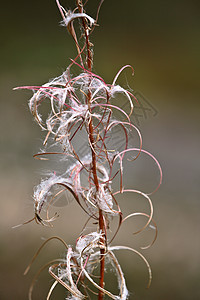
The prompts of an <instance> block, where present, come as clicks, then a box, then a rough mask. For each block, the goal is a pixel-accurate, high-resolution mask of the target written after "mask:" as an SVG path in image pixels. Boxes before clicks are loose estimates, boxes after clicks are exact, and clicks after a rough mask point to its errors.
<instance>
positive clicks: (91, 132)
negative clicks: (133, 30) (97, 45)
mask: <svg viewBox="0 0 200 300" xmlns="http://www.w3.org/2000/svg"><path fill="white" fill-rule="evenodd" d="M77 6H78V10H79V12H80V13H82V12H83V5H82V1H81V0H77ZM82 25H83V30H84V34H85V39H86V45H87V68H88V70H89V71H90V72H91V71H92V53H91V50H90V46H91V43H90V41H89V34H88V28H87V24H86V22H85V19H84V18H82ZM89 85H90V82H89V84H88V87H89ZM87 103H88V110H89V112H90V114H91V112H92V111H91V91H90V89H88V95H87ZM89 139H90V143H91V145H92V146H93V148H91V151H92V173H93V179H94V184H95V187H96V192H98V190H99V182H98V176H97V164H96V154H95V151H94V147H95V143H94V142H95V141H94V127H93V122H92V118H90V121H89ZM99 230H100V231H101V233H102V235H103V236H104V237H102V238H101V240H100V244H101V245H102V244H103V245H105V227H104V218H103V212H102V210H101V209H99ZM104 254H105V247H102V249H100V256H101V259H100V281H99V285H100V287H102V288H104V270H105V258H104ZM103 298H104V293H103V292H102V291H99V294H98V300H103Z"/></svg>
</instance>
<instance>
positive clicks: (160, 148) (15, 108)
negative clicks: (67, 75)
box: [0, 0, 200, 300]
mask: <svg viewBox="0 0 200 300" xmlns="http://www.w3.org/2000/svg"><path fill="white" fill-rule="evenodd" d="M97 3H98V1H97V0H90V1H88V13H89V14H90V15H92V16H94V15H95V12H96V7H97ZM62 4H63V6H64V7H66V8H74V1H71V0H63V1H62ZM0 15H1V17H0V24H1V26H0V28H1V47H0V60H1V64H0V65H1V67H0V85H1V88H0V96H1V99H0V100H1V102H0V103H1V109H0V122H1V125H0V132H1V134H0V141H1V143H0V144H1V147H0V151H1V155H0V160H1V174H0V190H1V201H0V241H1V242H0V266H1V267H0V299H2V300H7V299H20V300H23V299H24V300H25V299H27V298H28V296H27V294H28V288H29V285H30V282H31V278H32V277H33V276H34V274H35V272H37V270H38V269H39V267H40V266H41V265H43V264H44V263H46V262H47V261H48V260H51V259H53V258H55V257H63V255H64V249H63V246H62V245H60V244H59V243H58V242H56V241H54V242H53V241H52V242H51V243H50V244H49V246H47V247H46V248H45V249H44V250H43V252H42V253H41V256H40V258H38V260H37V261H36V263H35V264H34V265H33V267H32V269H31V271H30V274H28V275H27V276H25V277H24V276H23V271H24V269H25V267H26V266H27V264H28V262H29V260H30V258H31V257H32V255H33V254H34V252H35V251H36V250H37V249H38V247H39V246H40V244H41V242H42V240H44V239H46V238H48V237H50V236H53V235H59V236H61V237H63V238H64V239H65V240H66V241H67V242H68V243H71V244H73V243H74V240H75V238H76V236H77V235H78V234H79V232H80V230H81V228H82V225H83V223H84V220H85V216H84V215H83V214H82V213H81V212H80V209H79V207H77V205H76V203H75V202H71V203H70V204H69V205H67V206H65V207H62V208H61V210H60V212H61V213H60V214H61V217H60V219H59V220H58V221H57V222H56V223H55V226H54V227H53V228H52V229H50V228H44V227H41V226H39V225H36V224H34V223H30V224H28V225H26V226H22V227H19V228H16V229H12V226H14V225H17V224H19V223H21V222H23V221H26V220H28V219H30V218H31V217H32V215H33V212H32V207H33V204H32V190H33V187H34V185H35V184H37V183H39V181H40V176H41V173H42V172H43V170H44V169H47V165H45V164H43V163H41V162H39V161H35V160H34V159H33V158H32V155H33V154H34V153H37V151H38V150H39V149H40V147H41V145H42V133H41V132H40V129H39V128H38V126H37V125H36V124H35V123H34V122H33V120H32V116H31V115H30V113H29V111H28V108H27V100H28V99H29V98H30V96H31V93H30V92H29V91H15V92H14V91H12V88H13V87H15V86H21V85H40V84H42V83H45V82H47V81H48V80H49V79H50V78H53V77H55V76H58V75H59V74H60V73H62V72H63V71H64V69H65V67H66V66H67V65H68V64H69V58H74V57H75V54H74V52H75V47H74V45H73V42H72V39H71V37H70V36H69V35H68V33H67V32H66V30H65V28H63V27H60V26H59V21H60V20H61V18H60V15H59V12H58V9H57V7H56V4H55V1H53V0H51V1H50V0H42V1H41V0H35V1H25V0H18V1H4V2H3V3H1V12H0ZM99 24H100V26H99V27H97V28H96V30H95V32H94V34H93V37H92V41H93V42H94V44H95V47H94V53H95V56H94V70H95V71H96V72H97V73H98V74H99V75H101V76H102V77H104V79H105V80H106V81H107V82H109V83H111V82H112V79H113V78H114V76H115V74H116V72H117V71H118V70H119V68H120V67H122V66H123V65H124V64H131V65H132V66H133V67H134V70H135V76H134V77H133V78H132V77H131V76H130V74H129V73H130V71H128V70H127V71H126V72H124V73H123V74H122V75H121V77H120V79H119V83H120V84H122V85H123V86H125V87H127V86H128V85H129V86H130V87H131V88H132V89H133V90H134V91H135V92H137V93H138V95H139V97H140V99H141V101H143V102H142V103H143V104H144V105H145V106H146V108H148V109H149V110H147V111H146V113H145V114H144V111H142V110H140V111H138V113H139V114H140V116H139V120H138V119H137V120H136V119H135V121H136V122H137V125H138V126H139V128H140V129H141V131H142V135H143V140H144V148H145V149H146V150H149V151H150V152H151V153H152V154H154V155H155V156H156V158H157V159H158V160H159V162H160V163H161V165H162V168H163V173H164V177H163V184H162V186H161V188H160V190H159V191H158V192H157V193H156V194H154V195H153V196H152V200H153V203H154V209H155V213H154V219H155V220H156V222H157V225H158V229H159V234H158V239H157V241H156V243H155V244H154V245H153V246H152V248H150V249H149V250H146V251H144V250H143V251H142V253H143V254H144V255H145V256H146V258H147V259H148V260H149V262H150V264H151V266H152V269H153V282H152V285H151V287H150V289H148V290H147V289H146V284H147V270H146V268H145V265H144V263H143V262H142V261H141V260H140V258H138V257H137V256H134V255H132V254H127V253H125V254H124V255H123V253H122V254H121V256H120V262H121V265H122V268H123V270H124V273H125V274H126V276H127V284H128V288H129V290H130V293H131V296H130V299H142V300H145V299H148V300H149V299H154V300H157V299H162V300H168V299H176V300H179V299H181V300H184V299H194V300H195V299H200V291H199V280H200V234H199V230H200V226H199V225H200V224H199V220H200V218H199V215H200V199H199V185H200V180H199V178H200V176H199V174H200V173H199V172H200V160H199V149H200V138H199V129H200V128H199V113H200V111H199V109H200V104H199V71H200V56H199V53H200V39H199V34H200V5H199V1H195V0H191V1H185V0H182V1H180V0H174V1H158V0H154V1H148V0H142V1H139V0H135V1H132V0H129V1H115V0H105V2H104V4H103V6H102V9H101V12H100V17H99ZM142 99H143V100H142ZM155 112H156V113H155ZM127 172H129V173H128V175H127V179H126V180H127V184H130V186H131V185H132V186H133V187H135V188H137V187H139V188H140V189H142V190H144V191H148V189H150V188H151V187H153V186H155V185H156V183H157V180H158V174H157V171H156V169H155V165H151V164H149V162H147V161H146V160H143V159H141V160H140V161H138V162H137V165H134V166H133V167H132V168H128V167H127ZM121 203H122V205H124V209H125V211H126V210H128V209H130V210H132V211H137V210H142V211H146V212H148V206H147V205H146V203H142V202H141V201H137V200H136V199H134V201H133V199H131V198H130V197H129V198H128V197H127V198H126V197H124V199H123V201H121ZM74 216H75V217H74ZM127 225H128V224H127ZM129 226H130V227H129V228H131V230H132V228H133V227H134V228H137V221H136V220H135V221H134V220H133V221H131V222H130V223H129ZM133 231H134V230H133ZM152 237H153V235H152V232H151V231H147V232H145V233H144V234H142V235H141V236H140V237H139V236H133V235H132V234H131V233H130V229H129V230H128V227H126V228H125V229H123V230H122V233H121V235H119V237H118V240H117V241H116V243H120V242H121V243H122V244H127V245H129V246H131V245H132V246H133V247H134V248H136V249H138V250H139V249H140V246H143V245H144V243H145V242H146V243H148V242H149V241H150V240H151V238H152ZM116 243H115V244H116ZM44 273H45V272H44ZM52 282H53V281H52V279H51V278H50V277H49V275H47V274H42V275H41V277H40V278H39V280H38V282H37V284H36V288H35V290H34V298H33V299H45V295H46V294H47V290H48V287H49V286H50V285H51V284H52ZM64 295H65V294H64V289H63V288H62V287H61V288H58V287H57V288H56V291H55V293H54V294H53V296H52V299H58V298H59V299H64Z"/></svg>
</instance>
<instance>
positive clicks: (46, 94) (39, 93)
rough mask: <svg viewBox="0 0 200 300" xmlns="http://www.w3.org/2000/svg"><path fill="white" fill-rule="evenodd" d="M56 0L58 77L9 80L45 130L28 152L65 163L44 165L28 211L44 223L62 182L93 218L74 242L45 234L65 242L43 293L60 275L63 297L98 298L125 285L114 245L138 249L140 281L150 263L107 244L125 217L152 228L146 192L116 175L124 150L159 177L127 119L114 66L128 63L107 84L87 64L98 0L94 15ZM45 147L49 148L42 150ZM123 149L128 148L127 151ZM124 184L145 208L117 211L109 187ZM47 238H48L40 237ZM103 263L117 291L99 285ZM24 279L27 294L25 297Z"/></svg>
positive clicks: (127, 96)
mask: <svg viewBox="0 0 200 300" xmlns="http://www.w3.org/2000/svg"><path fill="white" fill-rule="evenodd" d="M56 2H57V5H58V8H59V10H60V12H61V15H62V17H63V21H62V25H63V26H66V27H67V29H68V31H69V33H70V34H71V35H72V37H73V39H74V41H75V44H76V48H77V52H78V54H77V56H76V58H75V59H74V60H71V63H70V65H69V66H68V67H67V69H66V71H65V72H63V74H61V75H60V76H59V77H56V78H54V79H52V80H51V81H49V82H48V83H45V84H43V85H42V86H23V87H18V88H16V89H30V90H32V91H33V96H32V98H31V99H30V101H29V107H30V111H31V113H32V114H33V116H34V119H35V121H36V122H37V123H38V125H39V126H40V127H41V129H42V130H44V131H46V136H45V139H44V143H43V146H44V150H42V151H41V152H40V153H38V154H36V155H35V158H37V159H44V160H45V159H49V158H50V157H51V156H56V158H57V164H58V166H59V163H60V164H62V165H64V167H65V171H64V172H60V173H59V172H50V174H49V176H48V177H47V178H45V179H42V181H41V183H40V184H39V185H38V186H37V187H36V188H35V190H34V196H33V198H34V211H35V216H34V218H33V219H34V220H35V221H36V222H37V223H40V224H42V225H47V226H48V225H50V226H52V222H53V221H54V220H55V218H56V217H57V215H56V214H55V215H54V216H52V217H50V213H49V210H50V207H51V205H52V204H53V203H54V202H55V201H56V200H57V198H58V197H59V196H60V194H62V193H64V192H65V191H66V190H67V191H68V193H70V194H71V195H72V197H73V198H74V199H75V200H76V201H77V203H78V205H79V206H80V207H81V208H82V209H83V210H84V211H85V212H86V213H87V215H88V221H89V220H94V221H95V222H94V223H95V224H96V229H95V231H94V230H93V231H91V232H89V233H87V234H86V233H85V234H84V235H83V233H82V234H81V235H80V236H79V237H78V238H77V239H76V246H75V247H72V246H69V245H67V244H66V243H65V242H64V241H63V240H62V239H60V238H58V237H53V238H56V239H59V240H60V241H61V242H62V243H63V244H64V245H65V247H66V257H65V259H60V261H59V262H56V263H54V264H52V265H51V266H50V267H49V273H50V275H51V276H52V277H53V278H54V279H55V282H54V283H53V285H52V287H51V288H50V290H49V293H48V296H47V299H50V296H51V294H52V292H53V290H54V287H55V286H56V285H57V284H58V283H60V284H61V285H63V286H64V287H65V288H66V289H67V291H68V298H66V299H71V300H72V299H86V298H87V299H91V297H93V298H92V299H94V297H96V296H98V299H99V300H101V299H103V298H104V296H105V295H107V296H108V297H110V298H111V299H123V300H125V299H127V298H128V290H127V287H126V283H125V278H124V274H123V272H122V269H121V266H120V264H119V262H118V260H117V258H116V256H115V254H114V252H115V251H116V250H129V251H132V252H133V253H136V254H137V255H139V257H141V258H142V259H143V261H144V262H145V264H146V265H147V268H148V272H149V283H148V286H149V285H150V282H151V277H152V275H151V269H150V266H149V263H148V262H147V260H146V259H145V257H144V256H143V255H142V254H141V253H140V252H138V251H137V250H135V249H133V248H130V247H126V246H112V245H111V243H112V242H113V240H114V238H115V236H116V234H117V232H118V231H119V229H120V226H121V225H122V224H123V223H124V222H125V221H126V220H127V219H129V218H131V217H134V216H138V215H140V216H144V217H145V218H146V219H147V221H146V224H145V225H144V226H143V227H142V228H141V229H140V230H139V231H138V232H137V233H139V232H141V231H142V230H144V229H145V228H146V227H147V226H149V225H150V224H151V223H152V222H153V224H154V226H153V228H155V229H156V224H155V223H154V221H153V219H152V216H153V205H152V202H151V199H150V197H149V196H150V194H148V195H147V194H145V193H143V192H142V191H138V190H134V189H126V188H125V187H124V185H123V177H124V174H125V173H126V172H125V170H124V161H125V160H127V157H129V161H130V163H131V162H133V161H134V160H135V159H137V158H138V157H139V155H140V154H141V153H142V152H143V153H145V154H146V155H148V156H149V157H150V158H152V159H153V160H154V161H155V163H156V164H157V166H158V169H159V172H160V181H159V184H158V187H159V186H160V184H161V180H162V170H161V167H160V165H159V163H158V161H157V160H156V158H155V157H154V156H153V155H152V154H150V153H149V152H147V151H146V150H144V149H142V136H141V133H140V131H139V129H138V128H137V127H136V126H135V125H134V124H132V123H131V120H130V116H131V114H132V112H133V110H134V105H133V103H134V101H137V100H136V99H135V97H134V95H133V94H132V93H131V92H130V91H128V90H126V89H124V88H123V87H121V86H119V85H118V84H117V80H118V77H119V76H120V74H121V72H122V71H124V70H125V69H126V68H129V69H131V71H132V72H133V68H132V67H131V66H130V65H126V66H124V67H123V68H121V69H120V70H119V72H118V73H117V75H116V76H115V78H114V79H113V81H112V83H111V84H107V83H106V82H105V81H104V79H103V78H101V77H100V76H99V75H96V74H94V73H93V72H92V62H93V54H92V50H91V48H92V44H91V42H90V41H89V38H90V34H91V32H92V31H93V29H94V27H95V26H96V24H97V19H98V13H99V8H100V6H101V4H102V2H103V1H100V4H99V8H98V11H97V16H96V18H93V17H90V16H89V15H87V14H86V12H85V10H84V5H83V3H82V1H81V0H79V1H77V7H76V8H75V9H74V11H66V10H65V9H64V8H63V7H62V6H61V5H60V3H59V1H58V0H56ZM86 2H87V1H86ZM77 19H78V20H79V21H80V24H81V25H80V26H81V32H82V36H84V45H83V46H80V44H79V39H78V37H77V34H76V30H75V28H74V22H75V21H77ZM74 65H76V66H78V68H79V70H80V73H79V74H78V75H76V76H74V75H73V66H74ZM120 94H122V95H123V99H124V101H128V103H129V104H130V111H129V112H127V111H124V110H123V109H122V108H120V107H119V106H117V105H116V98H117V97H118V96H119V95H120ZM44 102H48V103H49V111H48V112H45V116H43V115H42V113H41V111H42V110H41V106H42V105H43V103H44ZM115 111H118V112H120V113H121V114H122V116H123V117H122V119H120V120H119V119H117V118H116V117H115ZM116 128H120V129H121V130H122V133H123V134H122V136H119V139H121V140H122V148H120V149H119V148H118V147H113V145H112V143H111V142H110V141H111V138H112V134H113V131H114V130H115V129H116ZM129 132H133V133H135V135H137V136H138V141H139V142H138V147H137V148H135V147H131V146H130V143H129ZM81 137H82V138H83V139H84V140H86V141H87V143H86V148H87V151H86V153H85V154H84V155H82V154H81V153H80V151H79V148H78V143H77V139H80V138H81ZM47 149H54V150H53V151H48V150H47ZM55 149H56V150H55ZM128 154H131V155H132V158H131V159H130V156H128ZM116 178H118V180H119V186H118V188H117V189H116V188H115V187H114V186H113V181H114V180H115V179H116ZM158 187H157V188H156V190H157V189H158ZM127 192H129V193H138V194H140V195H142V196H143V197H144V198H145V199H146V200H147V201H148V204H149V206H150V212H149V213H148V214H146V213H142V212H134V213H130V214H129V215H127V216H125V217H124V216H123V213H122V211H121V209H120V206H119V204H118V202H117V200H116V195H124V193H127ZM154 192H155V190H154ZM114 218H118V225H117V228H116V229H115V231H114V232H113V233H112V236H109V234H108V228H109V227H110V225H109V224H110V222H112V220H113V219H114ZM85 226H86V225H85ZM82 232H84V231H82ZM156 234H157V229H156ZM156 234H155V238H156ZM53 238H51V239H53ZM51 239H49V240H51ZM154 241H155V239H154ZM154 241H153V242H154ZM47 242H48V240H47V241H46V242H45V243H44V244H46V243H47ZM153 242H152V243H153ZM149 246H150V245H148V246H146V247H143V248H148V247H149ZM42 247H43V246H42ZM42 247H41V248H40V249H39V251H40V250H41V249H42ZM38 253H39V252H38ZM38 253H37V255H38ZM37 255H36V256H37ZM36 256H35V257H34V258H33V261H34V259H35V258H36ZM33 261H32V262H33ZM32 262H31V264H32ZM31 264H30V265H31ZM30 265H29V267H30ZM106 265H111V266H112V268H113V270H114V272H115V273H116V276H117V280H118V288H119V294H118V295H114V294H113V293H112V292H110V291H108V290H107V289H106V285H105V283H104V273H105V270H106ZM29 267H28V268H27V270H26V273H27V271H28V270H29ZM97 271H98V273H99V274H98V276H97V274H96V272H97ZM32 287H33V286H32ZM32 287H31V289H30V293H29V299H31V294H32ZM91 295H92V296H91ZM95 295H96V296H95Z"/></svg>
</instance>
